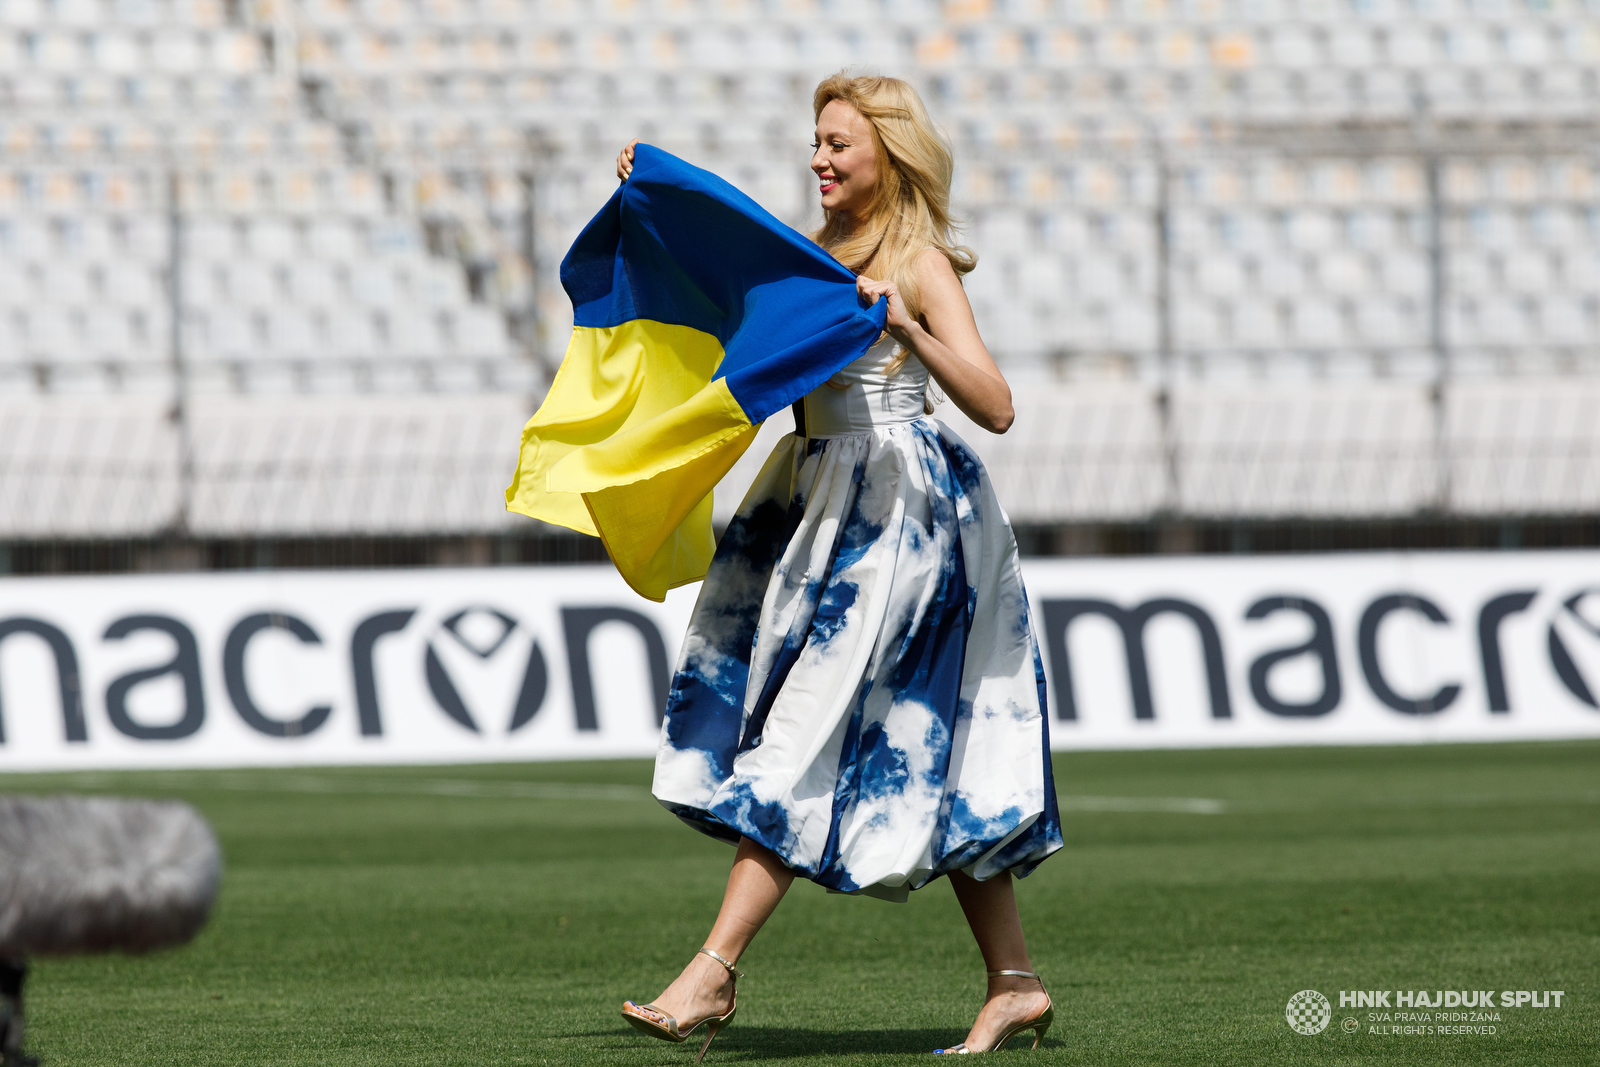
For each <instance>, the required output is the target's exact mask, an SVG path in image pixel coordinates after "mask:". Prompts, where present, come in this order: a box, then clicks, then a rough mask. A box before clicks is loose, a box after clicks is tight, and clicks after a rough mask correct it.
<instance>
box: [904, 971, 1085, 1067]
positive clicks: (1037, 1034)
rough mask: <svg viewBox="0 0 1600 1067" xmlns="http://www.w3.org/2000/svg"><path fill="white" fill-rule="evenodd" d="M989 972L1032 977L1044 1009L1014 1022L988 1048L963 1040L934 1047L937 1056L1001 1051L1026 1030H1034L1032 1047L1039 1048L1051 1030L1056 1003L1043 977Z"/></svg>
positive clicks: (992, 975) (994, 975)
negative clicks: (1042, 997) (1037, 986)
mask: <svg viewBox="0 0 1600 1067" xmlns="http://www.w3.org/2000/svg"><path fill="white" fill-rule="evenodd" d="M987 973H988V976H989V977H990V978H1032V979H1033V980H1034V981H1035V982H1038V983H1039V988H1040V989H1041V990H1042V991H1043V992H1044V995H1045V1000H1046V1004H1045V1006H1044V1010H1043V1011H1041V1012H1040V1013H1039V1014H1037V1015H1035V1016H1034V1017H1033V1018H1031V1019H1024V1020H1023V1021H1022V1022H1020V1023H1014V1024H1012V1026H1011V1027H1010V1028H1009V1029H1007V1030H1006V1031H1005V1033H1003V1034H1001V1035H1000V1037H999V1039H998V1040H997V1041H995V1043H994V1044H992V1045H990V1046H989V1047H988V1048H980V1049H971V1048H968V1047H967V1043H966V1042H965V1041H963V1042H961V1044H959V1045H952V1046H951V1047H949V1048H936V1049H934V1050H933V1054H934V1055H935V1056H951V1055H955V1056H965V1055H967V1054H968V1053H970V1052H999V1051H1000V1050H1001V1049H1003V1048H1005V1047H1006V1042H1007V1041H1010V1040H1011V1039H1012V1038H1013V1037H1016V1036H1017V1035H1018V1034H1020V1033H1022V1032H1023V1031H1025V1030H1032V1031H1033V1045H1032V1047H1033V1048H1038V1047H1039V1042H1041V1041H1043V1040H1044V1035H1045V1034H1047V1033H1049V1032H1050V1024H1051V1023H1053V1022H1055V1021H1056V1005H1055V1002H1054V1001H1052V1000H1050V991H1049V990H1048V989H1045V988H1044V979H1043V978H1040V977H1039V976H1038V975H1037V974H1035V973H1034V972H1033V971H989V972H987Z"/></svg>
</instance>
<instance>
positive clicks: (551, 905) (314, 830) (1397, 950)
mask: <svg viewBox="0 0 1600 1067" xmlns="http://www.w3.org/2000/svg"><path fill="white" fill-rule="evenodd" d="M1597 772H1600V745H1597V744H1590V743H1582V744H1574V743H1563V744H1526V745H1497V746H1489V745H1468V746H1436V747H1432V746H1430V747H1409V748H1408V747H1395V748H1359V749H1353V748H1329V749H1239V750H1218V751H1187V752H1185V751H1176V752H1172V751H1164V752H1117V753H1075V754H1063V755H1060V756H1058V757H1057V761H1056V775H1057V783H1058V787H1059V791H1060V794H1061V798H1062V802H1063V822H1064V827H1065V832H1066V838H1067V848H1066V849H1065V850H1064V851H1063V853H1061V854H1060V855H1058V856H1056V857H1053V858H1051V859H1050V860H1048V861H1047V862H1046V863H1045V864H1044V865H1043V866H1041V867H1040V868H1039V870H1038V871H1037V872H1036V873H1035V874H1034V875H1033V876H1032V877H1030V878H1028V879H1026V880H1024V881H1022V882H1020V883H1019V884H1018V887H1019V896H1020V899H1021V902H1022V908H1023V913H1024V918H1025V921H1026V922H1027V924H1028V928H1029V932H1030V938H1031V943H1032V948H1033V952H1034V958H1035V963H1036V965H1037V966H1038V967H1039V969H1040V970H1041V971H1042V972H1043V973H1044V974H1045V976H1046V978H1047V980H1048V981H1049V983H1050V988H1051V991H1052V993H1053V994H1054V996H1055V997H1056V1000H1057V1003H1058V1016H1057V1018H1058V1021H1057V1024H1056V1027H1055V1028H1054V1029H1053V1030H1052V1031H1051V1033H1050V1037H1049V1038H1048V1039H1047V1041H1046V1045H1045V1047H1043V1048H1041V1049H1040V1050H1038V1051H1037V1052H1032V1053H1030V1052H1027V1051H1026V1050H1017V1051H1013V1052H1009V1053H1007V1055H1008V1056H1010V1057H1013V1058H1016V1059H1017V1060H1018V1061H1019V1062H1022V1061H1023V1060H1024V1059H1026V1060H1027V1061H1028V1062H1038V1063H1041V1064H1045V1063H1073V1064H1108V1065H1109V1064H1118V1065H1121V1064H1152V1063H1160V1064H1167V1063H1170V1064H1229V1065H1232V1064H1254V1063H1261V1064H1299V1063H1317V1064H1342V1063H1351V1064H1354V1063H1363V1064H1364V1063H1379V1062H1382V1063H1391V1062H1392V1063H1407V1064H1430V1065H1431V1064H1454V1063H1461V1064H1494V1065H1501V1064H1530V1065H1543V1064H1568V1063H1571V1064H1578V1063H1584V1064H1589V1063H1594V1062H1596V1061H1597V1059H1600V1045H1597V1043H1596V1038H1595V1034H1596V1032H1597V1027H1596V1024H1597V1023H1600V1013H1597V1011H1596V1007H1595V1005H1596V998H1597V996H1600V894H1597V893H1596V892H1595V886H1596V884H1597V883H1600V878H1597V875H1600V813H1597V811H1596V808H1597V807H1600V797H1597V788H1596V783H1597V782H1600V773H1597ZM649 780H650V765H649V764H648V763H647V762H639V761H622V762H606V763H567V764H531V765H529V764H524V765H490V766H483V767H428V768H417V767H407V768H373V767H364V768H316V769H306V768H298V769H284V770H262V769H250V770H238V771H194V772H172V771H163V772H140V773H95V774H64V775H48V776H46V775H40V776H32V775H27V776H24V775H12V776H6V777H4V778H0V788H4V789H5V790H7V791H26V792H57V791H62V790H69V789H70V790H73V791H83V792H95V793H107V794H122V795H147V796H148V795H154V796H178V797H181V798H183V799H186V800H188V801H190V802H191V803H193V804H195V805H196V806H197V807H199V808H200V809H201V810H202V811H203V812H204V813H205V814H206V815H207V817H208V818H210V819H211V820H212V822H213V824H214V825H215V826H216V828H217V831H218V833H219V835H220V837H221V838H222V841H223V847H224V850H225V852H226V854H227V858H228V873H227V875H226V879H225V884H224V892H223V896H222V899H221V901H220V904H219V907H218V910H217V913H216V915H215V916H214V918H213V921H212V923H211V925H210V927H209V928H208V929H207V930H206V931H205V932H204V933H203V934H202V936H201V937H200V938H199V940H197V941H196V943H195V944H193V945H191V946H189V947H188V948H185V949H182V950H179V951H176V952H169V953H161V954H156V955H153V956H150V957H146V958H139V959H130V958H126V957H101V958H93V959H74V960H44V961H39V962H38V963H37V965H36V967H35V971H34V975H33V978H32V980H31V987H30V993H31V1005H30V1006H31V1009H32V1016H31V1029H32V1039H31V1042H30V1043H31V1044H32V1046H33V1047H34V1049H35V1051H37V1052H39V1053H41V1054H43V1055H44V1056H45V1057H46V1063H47V1065H49V1067H75V1065H91V1064H92V1065H102V1064H155V1063H159V1064H162V1065H187V1064H208V1065H209V1064H241V1065H243V1064H249V1065H252V1067H254V1065H273V1064H313V1063H315V1064H349V1065H366V1064H375V1065H376V1064H384V1065H390V1064H419V1065H421V1064H428V1065H435V1064H456V1063H460V1064H468V1063H470V1064H475V1065H477V1064H502V1063H503V1064H543V1063H548V1064H612V1063H615V1064H638V1065H653V1064H670V1065H679V1064H687V1063H689V1062H690V1061H691V1060H692V1055H693V1054H692V1051H691V1050H690V1049H689V1048H688V1047H687V1046H672V1045H667V1044H664V1043H657V1042H648V1041H647V1039H644V1038H642V1037H640V1036H639V1035H636V1034H635V1033H634V1032H633V1031H632V1030H630V1029H628V1028H627V1027H626V1026H625V1025H624V1024H623V1023H622V1022H621V1020H620V1019H619V1018H618V1017H617V1014H616V1011H617V1006H618V1004H619V1003H620V1001H621V1000H622V999H623V998H624V997H635V998H640V997H650V996H652V995H654V994H655V993H656V992H658V991H659V990H660V988H661V986H662V985H664V984H665V982H666V981H667V980H668V979H670V977H671V976H672V974H673V973H675V971H676V970H677V968H678V967H680V966H681V965H682V963H683V962H684V961H685V960H686V959H687V958H688V955H689V954H690V953H691V952H692V951H693V950H694V948H696V947H697V946H698V945H699V943H700V941H699V939H700V938H701V937H703V936H704V933H705V929H706V927H707V926H708V924H709V922H710V919H711V917H712V915H713V914H714V912H715V909H716V905H717V902H718V900H719V899H720V896H721V890H722V883H723V880H724V878H725V876H726V872H727V865H728V862H729V860H730V858H731V855H732V854H731V851H730V850H729V849H728V848H727V847H726V846H723V845H721V844H719V843H717V842H714V841H710V840H709V839H706V838H704V837H702V836H701V835H699V834H697V833H695V832H693V831H692V830H689V829H687V828H686V827H684V826H682V825H681V824H679V823H678V822H677V821H676V820H675V819H673V818H672V817H671V816H670V815H668V814H667V813H666V812H664V811H663V810H662V809H661V808H660V807H659V806H658V805H656V804H655V803H654V802H653V801H652V800H650V799H649V797H648V786H649ZM1197 802H1199V803H1197ZM741 967H742V968H743V969H744V970H746V971H747V972H749V978H748V979H746V980H745V981H742V982H741V983H740V1011H739V1017H738V1019H737V1020H736V1021H735V1023H734V1024H733V1025H732V1026H731V1027H730V1028H729V1029H728V1030H727V1032H726V1033H725V1034H724V1035H723V1036H722V1037H720V1038H718V1040H717V1042H716V1044H715V1045H713V1047H712V1052H711V1054H710V1056H709V1057H708V1062H710V1063H713V1064H714V1063H716V1062H727V1063H734V1062H749V1061H762V1062H783V1061H793V1062H797V1063H798V1062H806V1063H819V1062H832V1061H835V1060H843V1061H849V1062H853V1063H874V1062H879V1061H883V1062H889V1061H903V1060H905V1059H907V1058H908V1057H918V1058H921V1057H926V1056H927V1054H928V1051H929V1050H930V1049H932V1048H933V1047H935V1046H937V1045H941V1044H948V1043H951V1042H953V1041H956V1040H959V1038H960V1037H961V1035H962V1033H963V1032H964V1030H965V1027H966V1025H967V1023H968V1022H969V1021H970V1017H971V1014H972V1012H973V1011H974V1010H975V1009H976V1007H977V1003H978V998H979V996H980V995H981V990H982V986H983V979H982V963H981V960H980V959H979V958H978V954H977V951H976V949H975V947H974V946H973V944H972V942H971V938H970V936H969V935H968V933H967V932H966V929H965V925H964V923H963V922H962V920H961V917H960V912H959V909H958V908H957V907H956V905H955V901H954V899H953V896H952V895H951V894H950V892H949V890H948V889H947V888H945V887H944V886H942V885H938V884H935V885H934V886H930V887H928V888H927V889H925V890H923V891H920V892H918V893H915V894H913V895H912V898H911V901H910V903H908V904H905V905H891V904H887V903H884V902H881V901H875V900H865V899H864V900H852V899H845V898H842V897H839V896H837V895H832V894H828V893H825V892H823V891H821V890H820V889H818V888H817V887H815V886H812V885H810V884H805V883H803V884H800V885H797V886H796V888H795V890H794V891H793V892H792V893H791V895H790V897H789V899H788V900H786V901H785V902H784V905H783V907H782V908H780V910H779V912H778V914H777V915H776V916H775V917H774V919H773V920H772V922H771V924H770V925H769V927H768V929H767V930H765V931H764V932H763V934H762V936H761V938H760V939H759V940H758V941H757V943H756V944H755V946H754V947H753V948H752V949H751V951H750V952H749V953H748V954H747V956H746V957H745V959H744V960H743V961H742V962H741ZM1303 988H1312V989H1318V990H1320V991H1322V992H1323V993H1325V994H1328V995H1329V996H1330V998H1331V999H1333V1000H1334V1021H1335V1025H1333V1026H1331V1027H1330V1028H1329V1029H1328V1030H1327V1031H1324V1032H1323V1033H1322V1034H1319V1035H1317V1036H1315V1037H1303V1036H1301V1035H1299V1034H1296V1033H1294V1032H1293V1031H1291V1030H1290V1029H1289V1028H1288V1026H1287V1025H1286V1024H1285V1022H1284V1019H1283V1010H1284V1005H1285V1003H1286V1002H1287V1000H1288V997H1289V996H1290V995H1291V994H1292V993H1294V992H1295V991H1297V990H1299V989H1303ZM1400 988H1403V989H1429V990H1434V989H1476V988H1494V989H1503V988H1522V989H1563V990H1565V991H1566V998H1565V999H1564V1002H1563V1003H1564V1007H1563V1008H1561V1009H1560V1010H1546V1011H1537V1010H1533V1009H1528V1008H1523V1009H1516V1010H1507V1011H1503V1012H1502V1013H1501V1014H1502V1019H1503V1021H1502V1022H1501V1023H1500V1024H1499V1028H1500V1031H1501V1032H1500V1033H1499V1034H1498V1035H1496V1036H1495V1037H1493V1038H1471V1039H1469V1038H1458V1037H1438V1036H1432V1037H1425V1038H1423V1037H1410V1038H1404V1037H1380V1036H1375V1035H1368V1034H1366V1033H1361V1034H1356V1035H1347V1034H1344V1033H1342V1032H1341V1031H1340V1030H1339V1028H1338V1026H1337V1023H1338V1021H1339V1020H1340V1019H1342V1018H1343V1017H1345V1016H1346V1015H1354V1014H1356V1013H1355V1012H1353V1011H1352V1010H1350V1009H1346V1010H1344V1011H1342V1012H1341V1011H1340V1009H1339V1007H1338V1004H1337V991H1338V990H1339V989H1400ZM1361 1014H1363V1015H1364V1014H1365V1013H1361Z"/></svg>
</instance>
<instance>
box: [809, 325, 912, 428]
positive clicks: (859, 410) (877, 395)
mask: <svg viewBox="0 0 1600 1067" xmlns="http://www.w3.org/2000/svg"><path fill="white" fill-rule="evenodd" d="M899 351H900V346H899V345H898V344H896V343H895V341H894V339H893V338H891V337H888V336H884V337H883V338H881V339H879V341H878V342H877V343H876V344H874V345H873V346H872V347H871V348H869V349H867V351H866V353H865V354H864V355H863V356H862V357H861V358H860V359H858V360H856V361H855V362H854V363H851V364H849V365H848V366H846V367H845V368H844V369H843V370H841V371H840V372H839V373H838V374H835V375H834V376H833V377H832V378H829V379H828V380H827V381H826V382H824V383H823V384H822V385H819V386H818V387H817V388H815V389H813V390H812V391H811V392H810V393H807V394H806V401H805V403H806V436H808V437H837V436H839V435H842V434H852V433H867V432H869V431H871V430H874V429H877V428H879V427H882V426H892V425H895V424H897V423H905V422H914V421H915V420H917V419H920V418H922V416H923V407H922V402H923V396H924V394H925V393H926V392H927V388H928V370H927V368H926V367H924V366H923V365H922V362H921V361H920V360H919V359H917V357H916V356H914V355H913V356H910V357H909V358H907V359H906V362H905V365H904V366H902V367H901V368H900V370H899V371H898V372H897V373H894V374H889V373H886V371H887V370H888V367H889V364H890V363H892V362H893V361H894V358H895V356H896V354H898V353H899Z"/></svg>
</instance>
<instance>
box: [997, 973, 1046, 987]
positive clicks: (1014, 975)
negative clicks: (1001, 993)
mask: <svg viewBox="0 0 1600 1067" xmlns="http://www.w3.org/2000/svg"><path fill="white" fill-rule="evenodd" d="M987 974H988V975H989V977H990V978H1032V979H1035V980H1036V981H1037V982H1038V983H1039V984H1040V985H1044V979H1043V978H1040V977H1039V976H1038V975H1037V974H1035V973H1033V972H1032V971H989V972H987Z"/></svg>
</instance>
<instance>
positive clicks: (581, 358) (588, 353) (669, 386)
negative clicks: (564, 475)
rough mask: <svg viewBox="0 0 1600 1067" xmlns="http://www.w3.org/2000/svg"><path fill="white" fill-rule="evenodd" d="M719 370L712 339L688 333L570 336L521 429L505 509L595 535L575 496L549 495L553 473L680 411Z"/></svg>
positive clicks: (578, 331)
mask: <svg viewBox="0 0 1600 1067" xmlns="http://www.w3.org/2000/svg"><path fill="white" fill-rule="evenodd" d="M721 362H722V346H721V344H719V343H718V342H717V339H716V338H715V337H712V336H711V335H710V334H708V333H703V332H701V331H700V330H695V329H691V328H690V327H688V326H669V325H667V324H666V323H662V322H652V321H650V320H648V319H635V320H633V321H632V322H626V323H623V324H622V325H621V326H611V327H605V328H599V327H592V326H579V327H576V328H574V329H573V331H572V340H571V341H569V342H568V343H567V355H566V358H565V359H563V360H562V361H561V367H560V369H559V370H557V371H556V377H555V381H554V382H552V383H551V385H550V392H549V393H548V394H546V396H545V398H544V403H542V404H540V405H539V410H538V411H537V412H535V413H534V416H533V418H531V419H529V420H528V422H527V425H525V426H524V427H523V428H522V448H521V454H520V455H519V457H518V459H517V472H516V474H515V475H513V476H512V478H511V485H510V486H509V487H508V488H507V489H506V509H507V510H508V511H515V512H520V513H521V514H523V515H527V516H530V517H532V518H535V519H543V520H544V521H545V522H550V523H555V524H556V525H557V526H565V527H567V528H568V529H572V530H577V531H578V532H579V533H586V534H590V535H597V534H598V533H599V531H598V530H596V529H595V526H594V521H593V519H591V518H590V516H589V509H588V508H587V507H586V506H585V505H584V502H583V498H582V497H581V496H580V495H579V494H578V493H577V492H552V491H551V490H550V488H549V486H548V484H547V475H548V474H549V472H550V468H551V467H553V466H555V465H556V464H557V463H559V462H560V461H561V460H562V459H564V458H565V457H567V456H568V455H571V454H572V453H573V452H575V451H577V450H579V449H581V448H586V447H589V446H591V445H597V444H600V443H601V442H604V441H606V440H608V439H610V438H612V437H614V436H616V435H617V434H620V433H624V432H626V431H627V430H629V429H631V428H633V427H636V426H639V425H642V424H643V423H646V422H649V421H650V420H651V419H653V418H655V417H656V416H657V415H660V414H661V413H662V412H664V411H668V410H670V409H672V408H673V407H675V406H677V405H679V404H681V403H683V402H684V401H685V400H687V399H689V398H690V397H692V396H694V395H695V393H697V392H699V391H700V390H701V389H703V388H705V385H706V383H707V382H709V381H710V380H711V376H712V375H713V374H715V373H716V370H717V366H718V365H719V364H720V363H721ZM647 371H648V373H647Z"/></svg>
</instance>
